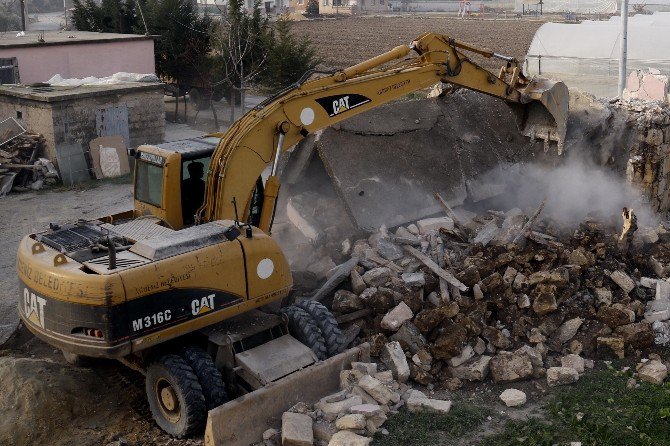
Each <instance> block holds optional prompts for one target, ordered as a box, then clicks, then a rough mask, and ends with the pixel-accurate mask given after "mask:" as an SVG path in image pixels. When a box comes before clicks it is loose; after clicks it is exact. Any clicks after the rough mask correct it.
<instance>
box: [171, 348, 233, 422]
mask: <svg viewBox="0 0 670 446" xmlns="http://www.w3.org/2000/svg"><path fill="white" fill-rule="evenodd" d="M180 356H181V357H182V358H183V359H184V361H186V363H187V364H188V365H189V366H190V367H191V368H192V369H193V372H194V373H195V376H197V377H198V382H199V383H200V387H202V394H203V395H204V396H205V405H206V406H207V410H211V409H214V408H215V407H219V406H220V405H222V404H223V403H225V402H226V401H228V394H227V393H226V385H225V384H224V382H223V376H222V375H221V372H219V371H218V370H217V369H216V366H215V365H214V360H212V357H211V356H209V354H208V353H207V352H206V351H204V350H203V349H201V348H200V347H196V346H188V347H184V348H183V349H182V350H181V352H180Z"/></svg>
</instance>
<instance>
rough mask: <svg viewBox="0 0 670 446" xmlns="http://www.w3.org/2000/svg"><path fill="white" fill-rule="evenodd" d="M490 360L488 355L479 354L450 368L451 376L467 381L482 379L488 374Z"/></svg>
mask: <svg viewBox="0 0 670 446" xmlns="http://www.w3.org/2000/svg"><path fill="white" fill-rule="evenodd" d="M490 362H491V357H490V356H480V357H479V358H477V359H475V360H474V361H472V362H469V363H466V364H462V365H459V366H458V367H453V368H451V369H450V371H451V376H453V377H454V378H459V379H464V380H467V381H484V379H486V377H487V376H488V374H489V363H490Z"/></svg>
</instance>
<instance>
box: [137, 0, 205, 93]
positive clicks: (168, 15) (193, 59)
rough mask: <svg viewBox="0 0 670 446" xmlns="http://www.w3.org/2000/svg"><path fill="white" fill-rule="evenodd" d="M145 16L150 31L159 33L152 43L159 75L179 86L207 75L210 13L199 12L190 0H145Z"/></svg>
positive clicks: (188, 84)
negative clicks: (202, 13)
mask: <svg viewBox="0 0 670 446" xmlns="http://www.w3.org/2000/svg"><path fill="white" fill-rule="evenodd" d="M144 16H145V19H146V22H147V28H148V31H149V33H150V34H152V35H157V36H159V37H158V38H157V39H156V43H155V47H154V54H155V59H156V73H157V74H158V75H159V76H161V77H162V78H164V79H165V80H171V81H173V82H174V83H176V84H177V87H179V88H180V90H182V89H188V88H189V87H190V86H191V85H193V83H195V82H201V79H202V78H207V77H208V76H209V72H210V71H211V65H212V60H211V57H210V52H211V51H212V38H211V37H212V19H211V17H210V16H208V15H205V16H202V17H201V16H199V15H198V12H197V10H196V7H195V6H194V4H193V2H192V1H191V0H148V1H147V3H146V7H145V8H144ZM142 26H143V25H142ZM138 28H139V26H138Z"/></svg>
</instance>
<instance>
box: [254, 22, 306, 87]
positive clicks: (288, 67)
mask: <svg viewBox="0 0 670 446" xmlns="http://www.w3.org/2000/svg"><path fill="white" fill-rule="evenodd" d="M274 25H275V26H274V30H273V32H272V36H271V39H269V42H270V47H269V51H268V59H267V63H266V65H265V69H264V73H263V78H262V81H263V84H264V85H266V86H267V88H268V89H269V90H270V91H271V92H276V91H279V90H281V89H283V88H285V87H287V86H289V85H291V84H292V83H294V82H296V81H297V80H298V79H300V77H301V76H302V75H303V74H304V73H305V72H307V71H309V70H312V69H314V68H315V67H316V66H317V65H318V64H319V60H318V59H317V58H316V56H315V54H316V51H315V49H314V47H313V46H312V42H311V41H310V40H309V39H307V38H297V37H296V36H295V35H294V34H293V33H292V31H291V27H292V26H293V21H292V20H291V19H289V18H287V17H281V18H279V19H278V20H277V21H276V22H275V24H274Z"/></svg>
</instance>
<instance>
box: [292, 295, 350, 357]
mask: <svg viewBox="0 0 670 446" xmlns="http://www.w3.org/2000/svg"><path fill="white" fill-rule="evenodd" d="M295 305H296V306H297V307H299V308H302V309H303V310H305V311H306V312H307V313H309V315H310V316H312V319H314V322H316V325H317V326H318V327H319V330H321V335H322V336H323V339H324V341H325V342H326V349H328V357H331V356H335V355H337V354H338V353H342V352H343V351H344V349H345V347H346V345H344V336H343V335H342V331H341V330H340V328H339V327H338V326H337V321H336V320H335V316H333V313H331V312H330V310H328V308H326V306H325V305H323V304H322V303H321V302H317V301H315V300H303V301H302V302H298V303H297V304H295Z"/></svg>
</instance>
